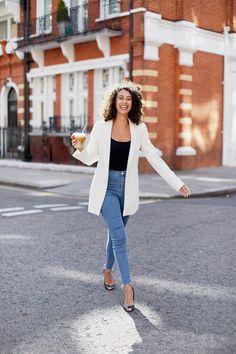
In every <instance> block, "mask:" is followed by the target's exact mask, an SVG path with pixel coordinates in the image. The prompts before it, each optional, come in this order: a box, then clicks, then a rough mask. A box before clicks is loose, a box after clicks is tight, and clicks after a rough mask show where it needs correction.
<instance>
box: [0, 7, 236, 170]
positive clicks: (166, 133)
mask: <svg viewBox="0 0 236 354" xmlns="http://www.w3.org/2000/svg"><path fill="white" fill-rule="evenodd" d="M28 1H29V0H28ZM58 3H59V0H45V1H40V0H31V1H29V4H30V20H29V25H28V26H27V27H26V26H25V27H24V24H25V20H24V11H23V7H22V6H20V5H19V4H20V2H19V4H17V2H16V1H14V2H12V3H11V1H0V39H2V40H1V42H0V43H1V47H0V70H1V71H0V90H1V101H0V105H1V107H0V127H2V128H3V127H7V126H8V125H9V124H12V121H14V119H15V118H14V119H12V118H11V110H13V108H12V106H13V105H15V109H14V112H16V113H15V114H17V118H16V119H17V122H18V125H23V124H24V117H25V112H24V91H23V90H24V79H23V62H24V59H23V56H24V53H29V57H30V58H31V61H30V68H29V72H28V74H27V77H28V80H29V82H30V96H29V100H30V125H31V153H32V158H33V161H45V162H47V161H53V162H58V163H60V162H61V163H62V162H63V163H71V162H72V161H71V158H70V147H69V146H70V144H69V133H70V131H72V130H74V129H79V128H80V127H82V126H83V125H84V123H85V121H88V123H89V128H91V127H92V125H93V123H94V121H96V120H98V119H101V114H100V107H101V103H102V99H103V97H104V94H105V93H106V91H107V90H108V89H109V88H110V87H112V86H113V85H115V84H117V83H119V82H120V81H121V80H122V79H123V78H124V77H125V78H132V80H133V81H134V82H137V83H140V84H141V85H142V87H143V95H144V98H145V118H144V120H145V122H146V123H147V125H148V129H149V132H150V138H151V140H152V142H153V144H154V145H155V146H157V147H158V148H159V149H160V150H161V151H162V152H163V157H164V159H165V160H166V161H167V162H168V164H169V165H170V166H171V167H172V168H176V169H188V168H196V167H202V166H218V165H221V164H223V165H234V166H235V165H236V34H235V31H236V0H211V1H202V0H194V1H193V0H176V1H174V0H168V1H167V0H165V1H164V0H155V1H154V0H133V1H125V0H120V1H119V0H101V1H99V0H66V1H65V4H66V6H67V8H68V13H67V16H66V18H65V20H66V21H64V24H62V23H61V22H60V23H59V18H58ZM132 3H133V4H132ZM9 4H11V6H10V5H9ZM13 4H14V6H13ZM4 11H5V12H6V11H7V12H8V17H9V18H10V20H8V22H9V23H10V25H9V24H8V28H10V27H9V26H12V27H13V28H14V26H15V23H16V22H18V32H17V37H18V39H16V38H12V35H11V36H10V37H9V36H8V38H4V35H3V34H2V35H1V30H2V28H3V26H2V27H1V21H2V18H3V17H4V16H5V15H4V16H2V13H4ZM26 28H28V33H27V32H26ZM13 37H14V36H13ZM14 99H15V103H14V104H12V103H11V102H12V101H14ZM16 107H17V108H16ZM14 122H15V121H14ZM14 124H15V123H14ZM1 144H2V142H1ZM140 165H141V169H142V170H143V171H150V167H149V165H148V164H147V163H146V162H145V161H143V160H142V159H141V164H140Z"/></svg>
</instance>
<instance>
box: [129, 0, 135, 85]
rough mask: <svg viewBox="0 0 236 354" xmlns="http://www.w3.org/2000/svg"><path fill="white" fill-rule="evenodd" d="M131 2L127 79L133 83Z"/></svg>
mask: <svg viewBox="0 0 236 354" xmlns="http://www.w3.org/2000/svg"><path fill="white" fill-rule="evenodd" d="M131 10H133V0H129V79H130V81H133V34H134V26H133V24H134V21H133V13H132V12H131Z"/></svg>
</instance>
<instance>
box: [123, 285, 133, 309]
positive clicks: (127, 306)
mask: <svg viewBox="0 0 236 354" xmlns="http://www.w3.org/2000/svg"><path fill="white" fill-rule="evenodd" d="M130 285H131V284H130ZM131 287H132V290H133V302H134V288H133V286H132V285H131ZM123 308H124V310H125V311H126V312H132V311H134V303H133V305H127V304H124V305H123Z"/></svg>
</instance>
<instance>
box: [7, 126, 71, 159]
mask: <svg viewBox="0 0 236 354" xmlns="http://www.w3.org/2000/svg"><path fill="white" fill-rule="evenodd" d="M72 131H74V130H72V129H71V128H63V127H60V128H58V127H57V128H55V126H54V125H53V124H52V125H51V126H49V127H43V128H42V129H41V128H38V129H31V131H30V132H29V144H30V150H31V156H32V159H33V161H41V162H56V163H61V162H63V163H71V162H74V161H73V159H72V158H71V154H72V152H73V147H72V146H71V141H70V135H71V133H72ZM24 138H25V133H24V127H15V128H9V127H8V128H0V158H2V159H19V160H23V159H24V148H25V139H24Z"/></svg>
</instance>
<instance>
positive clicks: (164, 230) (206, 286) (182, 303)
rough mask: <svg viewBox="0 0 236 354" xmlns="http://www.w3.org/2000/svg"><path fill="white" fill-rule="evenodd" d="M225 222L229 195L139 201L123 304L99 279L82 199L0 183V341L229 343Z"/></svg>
mask: <svg viewBox="0 0 236 354" xmlns="http://www.w3.org/2000/svg"><path fill="white" fill-rule="evenodd" d="M235 230H236V198H235V196H231V197H229V198H226V197H225V198H212V199H210V198H209V199H192V200H191V199H188V200H186V199H181V200H162V201H156V202H151V203H148V201H147V203H146V204H142V205H141V206H140V210H139V212H138V213H137V214H136V215H135V216H133V217H131V218H130V220H129V222H128V226H127V234H128V239H129V249H130V262H131V266H132V274H133V276H134V282H135V295H136V310H135V312H134V313H132V314H127V313H126V312H125V311H124V310H123V309H122V306H121V305H122V301H123V294H122V291H121V289H120V287H119V286H117V288H116V290H115V291H114V292H107V291H106V290H105V289H104V287H103V284H102V275H101V273H102V266H103V261H104V245H105V239H106V228H105V225H104V223H103V220H102V218H98V217H96V216H93V215H91V214H88V213H87V208H86V201H83V200H78V199H77V198H66V197H63V196H57V195H54V194H50V193H46V192H36V191H30V190H23V189H16V188H8V187H0V245H1V247H0V257H1V258H0V259H1V268H0V272H1V286H0V304H1V305H0V306H1V307H0V353H1V354H13V353H14V354H15V353H20V354H49V353H50V354H52V353H53V354H54V353H55V354H61V353H66V354H74V353H79V354H80V353H86V354H87V353H88V354H100V353H104V354H111V353H119V354H120V353H123V354H125V353H134V354H144V353H145V354H170V353H171V354H172V353H173V354H235V353H236V335H235V333H236V272H235V266H236V241H235V240H236V232H235ZM115 277H116V280H117V283H118V284H119V275H118V272H117V269H116V268H115Z"/></svg>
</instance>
